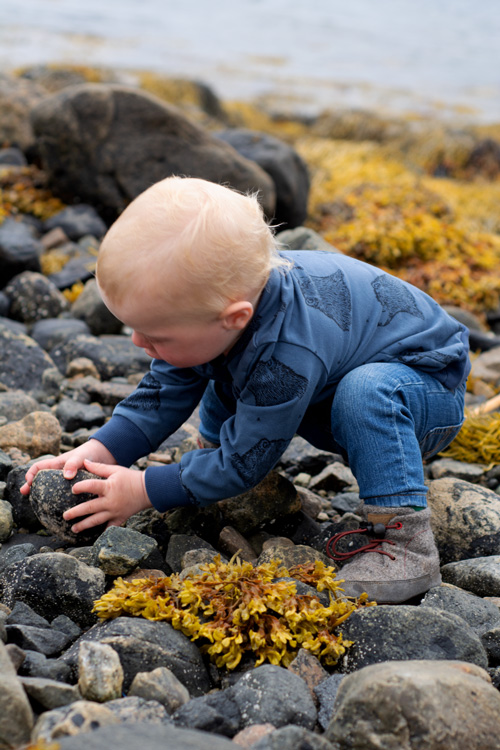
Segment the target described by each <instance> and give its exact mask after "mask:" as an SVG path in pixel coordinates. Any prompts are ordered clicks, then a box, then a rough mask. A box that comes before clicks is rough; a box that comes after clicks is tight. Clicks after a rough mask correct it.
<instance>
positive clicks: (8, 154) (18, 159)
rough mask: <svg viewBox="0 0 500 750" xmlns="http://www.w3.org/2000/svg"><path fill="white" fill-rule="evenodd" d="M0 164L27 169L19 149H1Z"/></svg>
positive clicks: (26, 163)
mask: <svg viewBox="0 0 500 750" xmlns="http://www.w3.org/2000/svg"><path fill="white" fill-rule="evenodd" d="M0 164H6V165H8V166H11V167H27V166H28V162H27V159H26V157H25V155H24V154H23V152H22V151H21V149H19V148H15V147H11V148H2V149H0Z"/></svg>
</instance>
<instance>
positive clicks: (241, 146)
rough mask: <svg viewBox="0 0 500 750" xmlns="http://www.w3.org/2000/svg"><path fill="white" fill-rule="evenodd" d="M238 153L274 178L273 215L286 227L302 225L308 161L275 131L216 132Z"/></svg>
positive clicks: (307, 178) (305, 213) (306, 194)
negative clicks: (273, 132)
mask: <svg viewBox="0 0 500 750" xmlns="http://www.w3.org/2000/svg"><path fill="white" fill-rule="evenodd" d="M217 137H218V138H220V139H221V140H223V141H225V142H226V143H230V144H231V146H233V148H235V149H236V151H238V153H239V154H241V155H242V156H244V157H245V158H246V159H251V160H252V161H255V162H256V163H257V164H258V165H259V166H260V167H262V169H264V170H265V171H266V172H267V173H268V174H269V175H270V176H271V177H272V179H273V182H274V186H275V188H276V211H275V214H274V219H275V221H276V222H278V223H279V224H285V225H286V228H287V229H293V228H294V227H299V226H300V225H301V224H303V223H304V220H305V218H306V216H307V199H308V197H309V186H310V181H309V172H308V169H307V165H306V163H305V161H304V160H303V159H302V158H301V157H300V156H299V154H298V153H297V152H296V151H295V149H293V148H292V147H291V146H289V145H288V144H287V143H284V142H283V141H280V139H279V138H275V137H274V136H272V135H267V134H266V133H258V132H255V131H254V130H246V129H245V128H232V129H230V130H223V131H221V132H220V133H217Z"/></svg>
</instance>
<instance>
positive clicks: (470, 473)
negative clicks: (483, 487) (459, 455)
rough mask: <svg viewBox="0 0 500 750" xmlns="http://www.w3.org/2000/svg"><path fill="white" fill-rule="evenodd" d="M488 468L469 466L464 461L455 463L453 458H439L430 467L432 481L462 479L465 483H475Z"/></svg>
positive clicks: (476, 465) (475, 465)
mask: <svg viewBox="0 0 500 750" xmlns="http://www.w3.org/2000/svg"><path fill="white" fill-rule="evenodd" d="M487 468H488V467H487V466H484V465H483V464H469V463H466V462H465V461H455V459H453V458H439V459H437V461H433V462H432V463H431V465H430V474H431V477H432V478H433V479H445V478H446V477H452V478H453V479H463V480H464V481H465V482H472V483H474V482H477V481H479V480H480V479H481V477H482V476H483V474H484V473H485V471H486V469H487Z"/></svg>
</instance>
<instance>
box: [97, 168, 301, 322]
mask: <svg viewBox="0 0 500 750" xmlns="http://www.w3.org/2000/svg"><path fill="white" fill-rule="evenodd" d="M287 265H289V264H287V261H285V260H284V259H282V258H281V257H280V256H279V255H278V253H277V250H276V243H275V240H274V236H273V233H272V231H271V230H270V228H269V227H268V225H267V224H266V222H265V220H264V217H263V213H262V209H261V207H260V205H259V203H258V201H257V198H256V197H255V196H250V195H242V194H240V193H237V192H235V191H233V190H230V189H229V188H226V187H223V186H221V185H217V184H215V183H212V182H207V181H205V180H200V179H194V178H182V177H168V178H167V179H165V180H162V181H161V182H158V183H156V184H155V185H153V186H152V187H150V188H149V189H148V190H146V191H145V192H144V193H142V194H141V195H139V196H138V197H137V198H136V199H135V200H134V201H133V202H132V203H131V204H130V205H129V206H128V207H127V208H126V209H125V211H124V212H123V214H121V216H120V217H119V218H118V219H117V221H116V222H115V223H114V224H113V226H112V227H111V228H110V230H109V231H108V233H107V234H106V236H105V238H104V240H103V242H102V245H101V249H100V251H99V258H98V263H97V280H98V283H99V287H100V289H101V291H102V292H103V295H104V297H105V300H106V301H108V302H110V303H111V304H112V307H114V308H117V309H119V310H122V309H125V310H126V309H127V306H128V305H129V304H131V305H132V306H134V302H136V303H137V302H139V303H141V304H143V305H145V306H150V307H151V308H153V307H154V308H155V309H156V310H157V312H158V314H159V315H161V314H166V315H167V316H168V317H169V318H170V319H182V320H196V319H202V318H205V317H206V316H212V317H213V316H217V315H219V314H221V313H222V311H223V310H224V309H225V308H226V307H227V305H228V304H230V303H232V302H235V301H238V300H242V299H254V298H255V297H256V296H258V295H259V294H260V292H261V290H262V289H263V288H264V286H265V284H266V282H267V279H268V277H269V273H270V271H271V269H272V268H275V267H287Z"/></svg>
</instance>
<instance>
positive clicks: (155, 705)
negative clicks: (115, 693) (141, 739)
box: [106, 696, 172, 726]
mask: <svg viewBox="0 0 500 750" xmlns="http://www.w3.org/2000/svg"><path fill="white" fill-rule="evenodd" d="M106 708H109V709H110V711H112V712H113V713H114V715H115V716H116V717H117V718H118V719H119V720H120V722H122V723H128V724H137V723H138V722H147V723H148V724H160V725H162V726H164V725H165V724H171V723H172V721H171V719H170V715H169V714H168V712H167V710H166V709H165V706H162V704H161V703H159V702H158V701H154V700H144V698H139V697H138V696H128V697H126V698H119V699H117V700H113V701H108V703H106Z"/></svg>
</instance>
